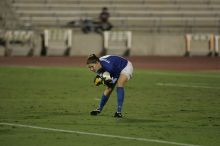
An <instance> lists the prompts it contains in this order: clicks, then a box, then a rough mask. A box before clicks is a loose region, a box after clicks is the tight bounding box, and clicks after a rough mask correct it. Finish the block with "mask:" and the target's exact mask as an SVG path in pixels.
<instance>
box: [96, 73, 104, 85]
mask: <svg viewBox="0 0 220 146" xmlns="http://www.w3.org/2000/svg"><path fill="white" fill-rule="evenodd" d="M94 84H95V85H96V86H99V85H101V84H103V79H102V78H101V77H100V76H99V75H97V76H96V77H95V78H94Z"/></svg>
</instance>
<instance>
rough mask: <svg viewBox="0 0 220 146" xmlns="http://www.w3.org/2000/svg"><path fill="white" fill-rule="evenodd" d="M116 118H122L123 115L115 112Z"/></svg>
mask: <svg viewBox="0 0 220 146" xmlns="http://www.w3.org/2000/svg"><path fill="white" fill-rule="evenodd" d="M114 117H115V118H122V114H121V113H119V112H115V115H114Z"/></svg>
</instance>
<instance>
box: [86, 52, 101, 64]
mask: <svg viewBox="0 0 220 146" xmlns="http://www.w3.org/2000/svg"><path fill="white" fill-rule="evenodd" d="M96 62H99V57H97V56H96V55H95V54H91V55H89V57H88V58H87V61H86V64H91V63H96Z"/></svg>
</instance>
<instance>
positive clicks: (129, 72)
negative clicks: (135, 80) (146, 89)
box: [121, 61, 133, 80]
mask: <svg viewBox="0 0 220 146" xmlns="http://www.w3.org/2000/svg"><path fill="white" fill-rule="evenodd" d="M121 74H123V75H126V76H127V78H128V80H130V79H131V77H132V74H133V65H132V64H131V62H130V61H128V64H127V66H125V68H124V69H123V70H122V71H121Z"/></svg>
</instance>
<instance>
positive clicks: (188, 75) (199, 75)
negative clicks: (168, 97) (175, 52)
mask: <svg viewBox="0 0 220 146" xmlns="http://www.w3.org/2000/svg"><path fill="white" fill-rule="evenodd" d="M146 73H148V74H153V75H162V76H181V77H182V76H184V77H196V78H197V77H198V78H220V75H208V74H198V73H197V74H190V73H175V72H156V71H152V72H150V71H149V72H146Z"/></svg>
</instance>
